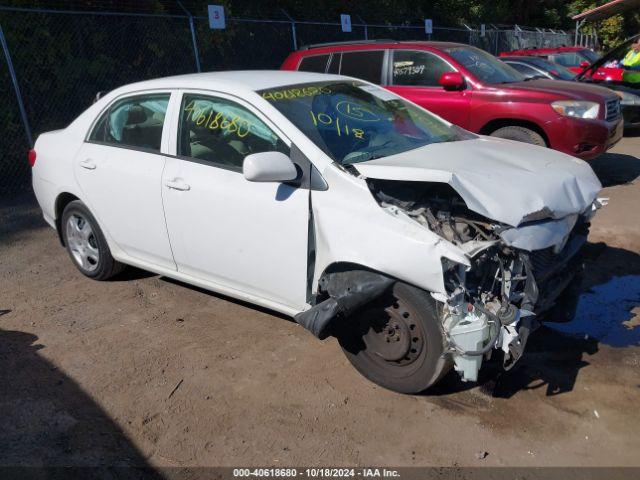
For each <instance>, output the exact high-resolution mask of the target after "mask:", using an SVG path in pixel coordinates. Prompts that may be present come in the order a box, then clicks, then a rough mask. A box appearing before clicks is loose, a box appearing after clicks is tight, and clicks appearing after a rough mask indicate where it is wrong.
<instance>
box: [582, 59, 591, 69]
mask: <svg viewBox="0 0 640 480" xmlns="http://www.w3.org/2000/svg"><path fill="white" fill-rule="evenodd" d="M589 65H591V64H590V63H589V62H587V61H586V60H583V61H581V62H580V68H587V67H588V66H589Z"/></svg>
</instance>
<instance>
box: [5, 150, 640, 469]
mask: <svg viewBox="0 0 640 480" xmlns="http://www.w3.org/2000/svg"><path fill="white" fill-rule="evenodd" d="M638 157H640V137H632V138H625V139H624V140H623V142H621V144H619V145H618V146H617V147H616V148H615V149H614V150H613V152H612V153H609V154H607V155H605V156H603V157H601V158H600V159H598V160H597V161H595V162H593V167H594V169H595V170H596V172H597V173H598V175H599V177H600V178H601V180H602V182H603V184H604V185H605V187H606V188H605V190H604V192H603V194H602V196H605V197H609V198H610V204H609V205H608V206H607V207H606V209H604V210H603V211H601V212H599V214H598V216H597V218H596V219H595V221H594V224H593V229H592V234H591V237H590V242H591V244H590V245H589V249H590V254H591V260H590V262H589V269H588V275H587V277H586V279H585V284H584V289H585V294H584V296H583V299H582V300H581V304H580V310H579V312H580V315H579V317H580V318H577V319H576V320H575V321H574V322H573V323H571V324H566V325H562V326H558V327H557V328H542V329H540V330H538V331H537V332H535V333H534V334H533V336H532V338H531V339H530V344H529V346H528V349H527V352H526V354H525V357H524V358H523V359H522V360H521V361H520V363H519V364H518V365H517V367H516V368H515V369H513V370H511V371H509V372H506V373H503V374H500V373H498V372H497V371H495V369H493V368H489V369H487V370H485V371H483V372H482V377H481V379H480V382H479V383H478V384H472V385H466V384H463V383H461V382H460V381H458V380H457V377H456V376H455V375H450V376H448V377H447V378H446V379H445V381H444V382H443V383H442V384H441V385H439V386H438V387H437V388H436V389H435V390H434V391H431V392H430V393H428V394H425V395H421V396H406V395H400V394H396V393H392V392H389V391H386V390H383V389H381V388H379V387H376V386H375V385H373V384H371V383H369V382H368V381H367V380H365V379H364V378H362V377H361V376H359V375H358V373H357V372H356V371H355V370H354V369H353V368H352V367H351V366H350V365H349V364H348V362H347V360H346V359H345V358H344V356H343V355H342V352H341V350H340V348H339V346H338V344H337V342H336V341H335V340H334V339H328V340H326V341H324V342H321V341H318V340H316V339H315V338H313V337H312V336H311V335H310V334H308V333H307V332H306V331H304V330H303V329H302V328H301V327H299V326H297V325H296V324H295V323H293V322H292V321H290V320H288V319H287V318H285V317H282V316H280V315H278V314H274V313H273V312H269V311H266V310H263V309H259V308H255V307H252V306H251V305H248V304H244V303H242V302H237V301H234V300H231V299H229V298H225V297H222V296H219V295H216V294H212V293H209V292H205V291H202V290H199V289H197V288H192V287H189V286H187V285H183V284H180V283H177V282H175V281H172V280H169V279H166V278H163V277H158V276H155V275H152V274H149V273H146V272H143V271H139V270H129V271H127V272H125V274H124V275H122V276H120V277H119V278H117V279H115V280H113V281H109V282H103V283H98V282H94V281H91V280H88V279H86V278H84V277H83V276H82V275H81V274H80V273H79V272H77V271H76V270H75V269H74V267H73V266H72V264H71V261H70V260H69V259H68V257H67V254H66V252H65V251H64V250H63V249H62V248H61V247H60V245H59V242H58V240H57V237H56V235H55V233H54V232H53V230H51V229H50V228H48V227H47V226H46V225H45V224H44V222H43V221H42V220H41V219H40V216H39V211H38V209H37V207H36V206H35V204H34V203H33V199H32V197H30V196H26V197H20V198H13V199H5V200H4V201H3V202H2V203H1V204H0V386H1V388H0V412H2V414H1V415H0V432H2V433H1V434H0V465H150V466H153V467H161V466H221V465H224V466H238V465H240V466H247V465H256V466H260V465H273V466H285V465H297V466H301V465H334V466H335V465H343V466H346V465H349V466H357V465H360V466H371V465H393V466H414V465H421V466H425V465H432V466H515V465H518V466H533V465H536V466H540V465H554V466H574V465H575V466H578V465H579V466H614V465H617V466H640V456H638V450H637V445H638V441H639V440H640V434H639V432H640V409H639V408H638V407H639V406H640V405H639V404H638V403H636V402H639V401H640V395H639V394H640V348H639V347H638V345H639V342H640V337H639V334H640V328H638V325H639V324H640V315H639V313H640V307H639V305H640V291H639V289H638V286H639V285H640V280H639V279H640V256H639V255H638V254H639V253H640V226H639V225H638V223H639V222H638V221H639V220H640V215H639V214H638V208H640V185H639V184H638V176H639V175H640V159H639V158H638ZM634 327H635V328H634Z"/></svg>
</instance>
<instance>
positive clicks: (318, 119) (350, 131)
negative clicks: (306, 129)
mask: <svg viewBox="0 0 640 480" xmlns="http://www.w3.org/2000/svg"><path fill="white" fill-rule="evenodd" d="M309 113H310V114H311V120H312V121H313V124H314V126H316V127H317V126H318V125H326V126H334V127H335V129H336V132H338V136H339V137H341V136H342V134H343V133H344V134H345V135H353V136H354V137H356V138H364V130H362V129H361V128H349V124H347V123H343V124H342V125H341V124H340V117H338V116H336V117H335V118H334V117H332V116H331V115H329V114H327V113H314V112H313V110H309Z"/></svg>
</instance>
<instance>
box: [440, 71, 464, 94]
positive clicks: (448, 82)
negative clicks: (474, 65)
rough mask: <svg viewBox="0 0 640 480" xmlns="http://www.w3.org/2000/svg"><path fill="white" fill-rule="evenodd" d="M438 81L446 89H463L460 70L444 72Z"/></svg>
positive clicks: (462, 78)
mask: <svg viewBox="0 0 640 480" xmlns="http://www.w3.org/2000/svg"><path fill="white" fill-rule="evenodd" d="M438 83H439V84H440V85H441V86H442V88H444V89H445V90H447V91H452V90H462V89H464V85H465V84H464V77H463V76H462V74H461V73H460V72H445V73H443V74H442V76H441V77H440V80H438Z"/></svg>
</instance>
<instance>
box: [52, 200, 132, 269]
mask: <svg viewBox="0 0 640 480" xmlns="http://www.w3.org/2000/svg"><path fill="white" fill-rule="evenodd" d="M60 228H61V229H62V232H61V233H62V239H63V241H64V245H65V247H66V249H67V252H68V253H69V257H71V261H72V262H73V263H74V265H75V266H76V267H77V268H78V270H80V272H82V274H83V275H86V276H87V277H89V278H93V279H94V280H107V279H109V278H111V277H113V276H114V275H117V274H118V273H120V272H121V271H122V270H123V269H124V268H125V265H123V264H122V263H120V262H117V261H116V260H114V258H113V257H112V256H111V250H109V245H108V244H107V241H106V240H105V238H104V234H103V233H102V230H101V229H100V226H99V225H98V222H97V221H96V219H95V218H94V216H93V215H92V214H91V212H90V211H89V209H88V208H87V207H86V205H85V204H84V203H82V202H81V201H80V200H74V201H73V202H70V203H69V204H68V205H67V206H66V207H65V209H64V211H63V212H62V221H61V222H60ZM85 237H86V238H85ZM82 243H86V246H83V245H82Z"/></svg>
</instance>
